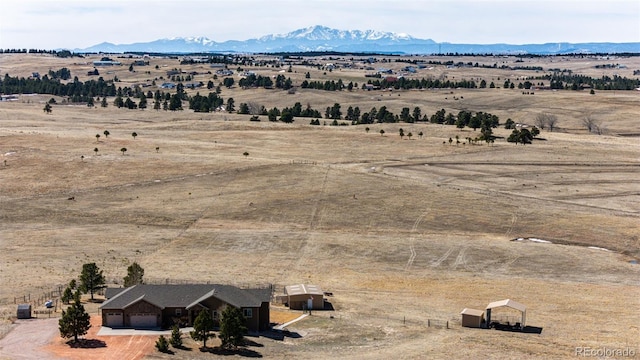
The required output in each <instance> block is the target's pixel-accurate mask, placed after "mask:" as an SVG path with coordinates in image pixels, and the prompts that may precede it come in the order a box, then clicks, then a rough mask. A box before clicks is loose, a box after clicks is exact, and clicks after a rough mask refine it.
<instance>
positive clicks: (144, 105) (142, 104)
mask: <svg viewBox="0 0 640 360" xmlns="http://www.w3.org/2000/svg"><path fill="white" fill-rule="evenodd" d="M138 107H139V108H140V109H146V108H147V97H146V96H145V95H144V94H140V101H139V102H138Z"/></svg>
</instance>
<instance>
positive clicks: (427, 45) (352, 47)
mask: <svg viewBox="0 0 640 360" xmlns="http://www.w3.org/2000/svg"><path fill="white" fill-rule="evenodd" d="M74 51H75V52H84V53H98V52H102V53H124V52H146V53H231V52H236V53H238V52H239V53H280V52H309V51H335V52H345V53H350V52H352V53H360V52H362V53H396V54H439V53H460V54H464V53H476V54H483V53H485V54H486V53H493V54H566V53H623V52H635V53H638V52H640V43H581V44H571V43H547V44H528V45H510V44H484V45H479V44H451V43H436V42H435V41H433V40H431V39H417V38H414V37H412V36H411V35H408V34H398V33H393V32H382V31H376V30H364V31H361V30H338V29H332V28H329V27H326V26H320V25H316V26H311V27H308V28H304V29H298V30H295V31H292V32H289V33H287V34H274V35H265V36H262V37H260V38H257V39H249V40H244V41H239V40H229V41H224V42H216V41H213V40H211V39H209V38H207V37H189V38H171V39H160V40H155V41H151V42H145V43H134V44H111V43H107V42H104V43H101V44H98V45H94V46H91V47H88V48H85V49H74Z"/></svg>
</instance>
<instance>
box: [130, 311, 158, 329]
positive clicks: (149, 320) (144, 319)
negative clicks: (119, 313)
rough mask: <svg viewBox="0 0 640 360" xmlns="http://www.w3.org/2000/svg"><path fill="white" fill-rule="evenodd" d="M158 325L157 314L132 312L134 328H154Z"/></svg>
mask: <svg viewBox="0 0 640 360" xmlns="http://www.w3.org/2000/svg"><path fill="white" fill-rule="evenodd" d="M156 326H158V322H157V321H156V314H132V315H131V327H133V328H152V327H156Z"/></svg>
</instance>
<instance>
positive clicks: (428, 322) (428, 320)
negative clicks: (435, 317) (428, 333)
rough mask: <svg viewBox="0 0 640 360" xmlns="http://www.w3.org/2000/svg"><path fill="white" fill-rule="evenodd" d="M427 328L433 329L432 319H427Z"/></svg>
mask: <svg viewBox="0 0 640 360" xmlns="http://www.w3.org/2000/svg"><path fill="white" fill-rule="evenodd" d="M427 327H431V319H427Z"/></svg>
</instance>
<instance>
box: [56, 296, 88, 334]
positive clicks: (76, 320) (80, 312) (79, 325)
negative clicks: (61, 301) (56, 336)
mask: <svg viewBox="0 0 640 360" xmlns="http://www.w3.org/2000/svg"><path fill="white" fill-rule="evenodd" d="M90 318H91V317H90V316H89V314H88V313H87V312H86V311H85V310H84V306H82V304H81V303H80V292H76V294H75V301H74V303H73V304H72V305H71V306H70V307H69V308H67V310H66V311H65V310H62V317H61V318H60V320H59V321H58V329H59V330H60V336H62V337H63V338H65V339H66V338H71V337H72V338H73V341H74V342H78V336H82V335H85V334H86V333H87V331H88V330H89V328H91V322H90Z"/></svg>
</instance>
